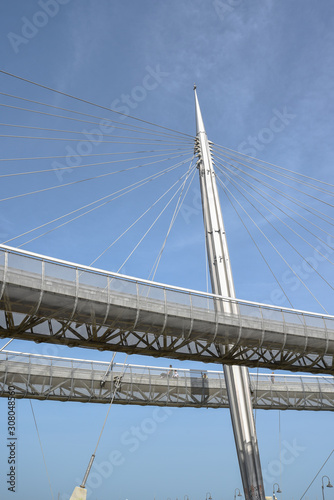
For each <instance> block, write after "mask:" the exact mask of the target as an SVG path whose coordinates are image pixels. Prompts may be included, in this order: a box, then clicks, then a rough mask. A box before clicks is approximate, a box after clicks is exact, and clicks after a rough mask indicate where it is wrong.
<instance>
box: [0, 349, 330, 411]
mask: <svg viewBox="0 0 334 500" xmlns="http://www.w3.org/2000/svg"><path fill="white" fill-rule="evenodd" d="M116 384H117V386H118V387H117V390H116V394H115V398H114V403H116V404H124V405H150V406H171V407H180V408H182V407H195V408H203V407H205V408H228V406H229V403H228V397H227V391H226V384H225V379H224V374H223V372H217V371H205V370H201V371H200V370H184V369H180V368H177V369H175V368H173V369H170V368H159V367H149V366H138V365H132V364H129V365H127V366H126V369H125V370H124V372H123V365H122V364H121V363H115V364H113V365H112V366H110V364H109V363H107V362H99V361H87V360H80V359H69V358H59V357H55V356H42V355H33V354H24V353H16V352H11V351H3V352H1V353H0V396H1V397H8V396H9V387H11V391H12V390H13V388H14V392H15V397H16V398H31V399H39V400H51V401H52V400H54V401H73V402H84V403H88V402H89V403H109V402H110V400H111V397H112V395H113V393H114V391H115V388H116ZM250 391H251V399H252V403H253V406H254V408H257V409H263V410H271V409H272V410H313V411H334V378H333V377H324V376H323V377H315V376H307V375H306V376H297V375H276V374H275V375H272V374H271V375H270V374H259V373H257V374H256V373H254V374H250Z"/></svg>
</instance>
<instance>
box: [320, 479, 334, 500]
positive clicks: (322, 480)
mask: <svg viewBox="0 0 334 500" xmlns="http://www.w3.org/2000/svg"><path fill="white" fill-rule="evenodd" d="M324 477H326V478H327V479H328V483H327V484H326V486H327V488H333V485H332V483H331V480H330V479H329V477H328V476H322V478H321V490H322V498H323V500H325V487H324Z"/></svg>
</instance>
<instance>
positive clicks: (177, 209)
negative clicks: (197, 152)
mask: <svg viewBox="0 0 334 500" xmlns="http://www.w3.org/2000/svg"><path fill="white" fill-rule="evenodd" d="M193 160H194V157H193V158H192V160H191V162H190V164H189V169H188V172H187V175H186V177H185V179H184V182H183V184H182V189H181V191H180V195H179V198H178V200H177V203H176V206H175V209H174V212H173V215H172V218H171V221H170V224H169V227H168V230H167V233H166V236H165V239H164V241H163V244H162V246H161V248H160V251H159V253H158V256H157V257H156V259H155V261H154V264H153V266H152V268H151V271H150V273H149V276H148V279H149V280H150V281H154V278H155V275H156V272H157V270H158V267H159V264H160V260H161V257H162V253H163V251H164V249H165V246H166V243H167V239H168V236H169V235H170V232H171V230H172V227H173V225H174V222H175V221H176V218H177V216H178V214H179V212H180V209H181V207H182V204H183V202H184V200H185V198H186V196H187V194H188V191H189V188H190V186H191V184H192V182H193V180H194V177H195V174H196V169H194V168H192V163H193ZM190 171H192V172H193V175H192V178H191V179H190V182H189V184H188V187H187V189H186V191H185V193H184V196H183V191H184V188H185V185H186V183H187V180H188V178H189V176H190ZM182 196H183V198H182Z"/></svg>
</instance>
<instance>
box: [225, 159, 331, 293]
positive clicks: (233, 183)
mask: <svg viewBox="0 0 334 500" xmlns="http://www.w3.org/2000/svg"><path fill="white" fill-rule="evenodd" d="M221 166H222V167H224V168H226V169H227V170H229V171H230V169H228V168H227V167H225V165H222V164H221ZM217 169H218V170H219V171H220V172H221V173H222V174H223V175H225V176H226V177H227V178H228V179H229V181H230V182H231V183H232V185H233V186H234V187H235V189H237V191H239V189H238V188H237V186H236V184H235V182H234V181H233V179H232V177H231V176H230V175H228V174H227V173H226V172H224V171H223V170H221V169H220V168H219V167H218V166H217ZM239 187H240V188H241V189H242V190H243V191H245V192H246V193H247V194H248V195H249V196H251V197H252V198H253V199H254V200H255V201H257V203H259V204H260V205H261V206H262V207H264V208H265V209H266V210H267V211H268V212H269V213H270V214H271V215H273V216H274V217H275V218H276V219H277V220H279V221H280V222H281V223H282V224H284V225H285V226H286V227H287V228H288V229H290V231H292V232H293V233H294V234H295V235H296V236H298V237H299V238H300V239H301V240H303V241H304V242H305V243H306V244H307V245H309V246H310V247H311V248H312V249H313V250H315V251H316V252H317V253H318V254H319V255H321V256H322V257H323V258H324V259H325V260H327V261H328V262H329V263H330V264H333V265H334V262H332V261H331V260H330V259H328V257H326V255H324V254H323V253H321V252H320V250H318V249H317V248H316V247H314V246H313V245H312V244H311V243H310V242H309V241H307V240H306V239H305V238H304V237H303V236H301V235H300V234H299V233H297V231H295V230H294V229H293V228H292V227H290V226H289V225H288V224H287V223H286V222H284V220H282V219H281V218H280V217H279V216H278V215H276V214H275V212H273V211H272V210H270V209H269V208H268V207H266V206H265V205H264V204H263V203H261V202H260V201H259V200H258V199H257V198H255V196H254V195H253V194H252V193H250V192H249V191H248V190H247V189H245V188H244V187H243V186H239ZM239 193H240V194H242V193H241V192H240V191H239ZM243 196H245V195H243ZM247 201H249V200H247ZM277 208H278V210H281V209H280V208H279V207H277ZM284 213H285V212H284ZM261 215H262V216H263V214H261ZM263 217H264V216H263ZM287 217H290V216H289V215H287ZM290 218H291V217H290ZM292 220H293V221H294V222H296V223H297V224H299V222H297V221H295V220H294V219H292ZM269 224H270V222H269ZM301 227H302V228H303V229H305V230H306V231H308V229H307V228H305V227H304V226H301ZM309 232H310V231H309ZM311 234H313V233H311ZM313 236H315V235H314V234H313ZM315 237H316V238H317V236H315ZM303 260H305V262H307V261H306V259H305V258H303ZM309 265H310V264H309ZM333 290H334V288H333Z"/></svg>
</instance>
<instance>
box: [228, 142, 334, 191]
mask: <svg viewBox="0 0 334 500" xmlns="http://www.w3.org/2000/svg"><path fill="white" fill-rule="evenodd" d="M219 153H220V154H221V155H222V156H223V157H224V158H228V159H229V160H231V161H235V162H236V163H239V161H238V160H237V159H236V158H233V157H232V156H230V155H228V154H224V153H222V152H219ZM249 163H250V164H251V165H255V166H257V167H259V168H263V169H264V170H266V171H268V172H272V173H274V174H276V175H280V176H281V177H283V178H285V179H289V180H292V181H293V182H297V183H299V184H302V185H303V186H307V187H309V188H311V189H314V190H316V191H320V192H321V193H324V194H328V195H329V196H334V193H333V192H332V191H328V190H327V189H323V188H320V187H317V186H314V185H313V184H309V183H308V182H305V181H302V180H300V179H295V178H293V177H291V176H290V175H287V174H283V173H281V172H277V171H276V170H274V169H272V168H269V167H265V166H263V165H259V164H257V163H255V162H253V161H249ZM240 164H241V165H245V166H246V167H247V168H250V169H251V167H250V166H249V165H247V164H245V163H240ZM252 170H253V169H252ZM254 170H255V172H258V173H259V174H261V175H266V174H264V173H263V172H261V171H259V170H256V169H254ZM276 181H277V182H279V181H278V179H276Z"/></svg>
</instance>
